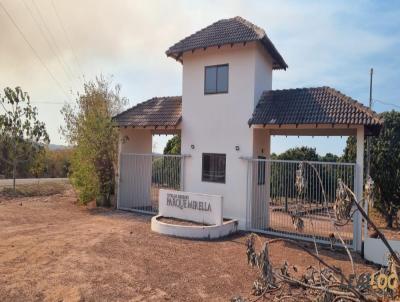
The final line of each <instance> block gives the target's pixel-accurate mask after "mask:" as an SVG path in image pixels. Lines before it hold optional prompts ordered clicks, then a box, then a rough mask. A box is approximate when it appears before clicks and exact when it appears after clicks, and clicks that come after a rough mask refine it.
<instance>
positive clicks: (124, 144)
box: [117, 128, 152, 209]
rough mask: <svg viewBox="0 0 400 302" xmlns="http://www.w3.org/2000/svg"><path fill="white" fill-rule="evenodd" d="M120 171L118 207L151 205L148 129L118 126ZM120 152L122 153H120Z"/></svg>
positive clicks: (150, 134) (150, 149)
mask: <svg viewBox="0 0 400 302" xmlns="http://www.w3.org/2000/svg"><path fill="white" fill-rule="evenodd" d="M119 139H120V144H119V149H120V154H119V156H120V158H119V164H120V167H121V168H120V171H119V184H118V186H119V187H118V204H117V206H118V208H120V209H129V208H131V207H132V205H135V206H136V207H146V206H150V205H151V198H150V192H151V191H150V188H151V173H152V158H151V156H133V155H132V153H135V154H150V153H151V151H152V133H151V130H148V129H133V128H120V132H119ZM121 153H122V154H121Z"/></svg>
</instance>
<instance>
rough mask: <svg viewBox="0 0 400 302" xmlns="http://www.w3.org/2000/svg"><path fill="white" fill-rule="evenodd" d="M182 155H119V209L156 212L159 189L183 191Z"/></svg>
mask: <svg viewBox="0 0 400 302" xmlns="http://www.w3.org/2000/svg"><path fill="white" fill-rule="evenodd" d="M183 163H184V156H183V155H163V154H133V153H122V154H121V155H120V177H119V198H118V208H119V209H124V210H132V211H137V212H145V213H151V214H155V213H157V212H158V192H159V190H160V189H173V190H182V189H183V188H182V183H183V181H182V177H183Z"/></svg>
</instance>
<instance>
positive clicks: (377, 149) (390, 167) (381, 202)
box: [343, 111, 400, 227]
mask: <svg viewBox="0 0 400 302" xmlns="http://www.w3.org/2000/svg"><path fill="white" fill-rule="evenodd" d="M381 117H382V118H383V120H384V126H383V129H382V130H381V132H380V134H379V135H378V136H376V137H371V140H370V142H371V168H370V171H371V177H372V179H373V180H374V182H375V186H376V192H375V193H376V199H377V202H376V203H375V207H376V208H377V209H378V210H379V211H380V212H381V214H383V215H384V217H385V219H386V223H387V226H388V227H393V220H394V217H395V215H396V213H397V211H398V210H399V208H400V185H399V183H400V112H398V111H390V112H384V113H382V114H381ZM356 146H357V144H356V139H355V138H354V137H352V138H349V139H348V140H347V144H346V148H345V150H344V156H343V158H345V160H351V161H354V160H355V158H356Z"/></svg>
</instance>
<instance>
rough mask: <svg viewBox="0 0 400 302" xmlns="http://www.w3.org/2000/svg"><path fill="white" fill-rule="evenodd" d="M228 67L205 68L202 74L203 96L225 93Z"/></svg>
mask: <svg viewBox="0 0 400 302" xmlns="http://www.w3.org/2000/svg"><path fill="white" fill-rule="evenodd" d="M228 74H229V65H228V64H224V65H215V66H206V67H205V72H204V94H215V93H227V92H228V84H229V75H228Z"/></svg>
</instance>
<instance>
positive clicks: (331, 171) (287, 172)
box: [247, 159, 355, 245]
mask: <svg viewBox="0 0 400 302" xmlns="http://www.w3.org/2000/svg"><path fill="white" fill-rule="evenodd" d="M247 160H248V190H247V194H248V198H247V200H248V201H247V223H248V225H247V228H248V229H249V230H253V231H258V232H264V233H269V234H273V235H279V236H285V237H290V238H295V239H303V240H310V241H311V240H314V239H315V240H316V241H318V242H324V243H331V244H335V245H336V244H341V241H340V239H339V238H336V237H338V236H337V235H336V236H335V234H339V236H340V237H341V239H343V240H344V242H345V244H346V245H351V244H352V239H353V224H352V222H351V221H350V222H349V223H348V224H346V225H345V226H335V225H334V224H333V220H334V219H333V218H334V217H333V215H334V211H333V206H334V202H335V198H336V188H337V182H338V179H341V180H343V181H344V183H345V184H347V185H348V186H349V187H350V188H353V187H354V177H355V164H351V163H328V162H301V161H285V160H267V159H247Z"/></svg>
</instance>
